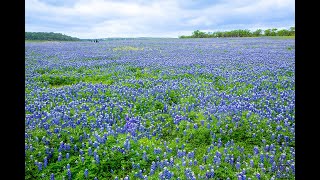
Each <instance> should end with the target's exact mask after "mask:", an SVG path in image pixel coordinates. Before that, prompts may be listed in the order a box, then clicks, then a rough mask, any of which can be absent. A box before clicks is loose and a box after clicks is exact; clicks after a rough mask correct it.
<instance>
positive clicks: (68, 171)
mask: <svg viewBox="0 0 320 180" xmlns="http://www.w3.org/2000/svg"><path fill="white" fill-rule="evenodd" d="M67 176H68V179H71V171H70V169H68V170H67Z"/></svg>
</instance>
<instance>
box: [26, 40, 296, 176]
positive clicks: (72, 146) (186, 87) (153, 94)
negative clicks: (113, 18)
mask: <svg viewBox="0 0 320 180" xmlns="http://www.w3.org/2000/svg"><path fill="white" fill-rule="evenodd" d="M294 44H295V40H294V39H271V38H219V39H216V38H214V39H136V40H114V41H102V42H99V43H93V42H40V43H39V42H37V43H32V42H28V43H26V45H25V58H26V59H25V67H26V71H25V73H26V87H25V88H26V89H25V91H26V100H25V111H26V119H25V178H26V179H51V180H52V179H99V180H100V179H181V180H183V179H187V180H189V179H190V180H191V179H192V180H193V179H242V180H245V179H248V180H249V179H252V180H253V179H295V177H294V174H295V116H294V114H295V79H294V74H295V73H294V72H295V69H294V66H295V45H294Z"/></svg>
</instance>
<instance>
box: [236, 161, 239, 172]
mask: <svg viewBox="0 0 320 180" xmlns="http://www.w3.org/2000/svg"><path fill="white" fill-rule="evenodd" d="M236 168H237V170H239V169H240V162H237V163H236Z"/></svg>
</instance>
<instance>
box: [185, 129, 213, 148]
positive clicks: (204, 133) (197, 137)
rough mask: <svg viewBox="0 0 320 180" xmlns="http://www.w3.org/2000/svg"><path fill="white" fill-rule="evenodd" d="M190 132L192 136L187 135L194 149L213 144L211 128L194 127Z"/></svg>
mask: <svg viewBox="0 0 320 180" xmlns="http://www.w3.org/2000/svg"><path fill="white" fill-rule="evenodd" d="M188 134H191V136H187V139H188V142H189V143H190V145H191V148H192V149H194V148H201V147H202V148H203V147H206V146H208V145H210V144H211V139H212V138H211V136H210V130H209V129H207V128H205V127H200V128H198V129H192V130H190V131H189V133H188Z"/></svg>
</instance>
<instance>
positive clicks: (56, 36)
mask: <svg viewBox="0 0 320 180" xmlns="http://www.w3.org/2000/svg"><path fill="white" fill-rule="evenodd" d="M25 40H46V41H79V40H80V39H79V38H76V37H71V36H67V35H64V34H61V33H53V32H25Z"/></svg>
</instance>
